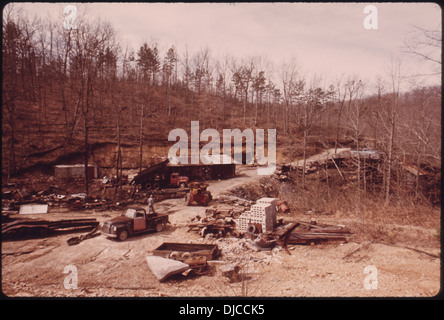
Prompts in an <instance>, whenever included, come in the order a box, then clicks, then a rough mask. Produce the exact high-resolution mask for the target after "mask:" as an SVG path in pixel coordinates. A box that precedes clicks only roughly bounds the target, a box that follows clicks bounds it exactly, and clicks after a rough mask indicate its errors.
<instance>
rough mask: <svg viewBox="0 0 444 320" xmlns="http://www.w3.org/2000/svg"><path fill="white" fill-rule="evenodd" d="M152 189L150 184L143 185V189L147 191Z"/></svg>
mask: <svg viewBox="0 0 444 320" xmlns="http://www.w3.org/2000/svg"><path fill="white" fill-rule="evenodd" d="M152 187H153V186H152V185H151V182H147V183H146V184H145V189H147V190H151V188H152Z"/></svg>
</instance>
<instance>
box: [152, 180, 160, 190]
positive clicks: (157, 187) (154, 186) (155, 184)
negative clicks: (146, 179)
mask: <svg viewBox="0 0 444 320" xmlns="http://www.w3.org/2000/svg"><path fill="white" fill-rule="evenodd" d="M153 189H154V190H159V189H160V184H158V183H157V182H156V183H154V184H153Z"/></svg>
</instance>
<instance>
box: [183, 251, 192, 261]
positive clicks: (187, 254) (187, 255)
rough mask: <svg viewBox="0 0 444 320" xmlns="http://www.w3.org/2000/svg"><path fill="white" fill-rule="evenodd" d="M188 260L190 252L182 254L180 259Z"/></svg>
mask: <svg viewBox="0 0 444 320" xmlns="http://www.w3.org/2000/svg"><path fill="white" fill-rule="evenodd" d="M189 258H191V253H190V252H184V253H183V254H182V259H184V260H186V259H189Z"/></svg>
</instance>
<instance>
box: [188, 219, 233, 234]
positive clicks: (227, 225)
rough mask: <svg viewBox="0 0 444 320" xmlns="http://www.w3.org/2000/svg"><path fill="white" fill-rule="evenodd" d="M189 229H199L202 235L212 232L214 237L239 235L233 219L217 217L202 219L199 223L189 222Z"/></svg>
mask: <svg viewBox="0 0 444 320" xmlns="http://www.w3.org/2000/svg"><path fill="white" fill-rule="evenodd" d="M188 228H189V229H188V231H197V232H199V233H200V235H201V236H202V237H205V236H206V235H208V234H212V235H213V236H214V237H216V238H219V237H225V236H231V235H232V236H237V235H238V234H237V232H236V231H235V223H234V221H233V220H232V219H229V218H228V219H216V220H207V219H205V218H204V219H202V221H200V222H197V223H190V224H188Z"/></svg>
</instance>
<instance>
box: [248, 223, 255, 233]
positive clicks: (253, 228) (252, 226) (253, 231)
mask: <svg viewBox="0 0 444 320" xmlns="http://www.w3.org/2000/svg"><path fill="white" fill-rule="evenodd" d="M247 232H248V233H250V234H255V233H257V228H256V226H255V225H254V224H250V225H249V226H248V229H247Z"/></svg>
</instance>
